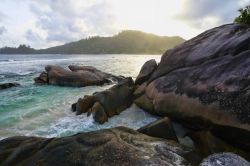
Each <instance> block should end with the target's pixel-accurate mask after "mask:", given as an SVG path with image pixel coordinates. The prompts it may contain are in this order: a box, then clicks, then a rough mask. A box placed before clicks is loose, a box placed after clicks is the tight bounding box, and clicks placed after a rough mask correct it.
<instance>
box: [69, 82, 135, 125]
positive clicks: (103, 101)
mask: <svg viewBox="0 0 250 166" xmlns="http://www.w3.org/2000/svg"><path fill="white" fill-rule="evenodd" d="M133 92H134V81H133V80H132V78H131V77H128V78H125V79H123V80H122V81H120V82H118V83H117V84H116V85H114V86H113V87H111V88H109V89H107V90H105V91H102V92H96V93H94V94H93V95H90V96H84V98H80V99H78V101H77V102H76V103H74V104H72V110H73V111H76V114H77V115H79V114H81V113H86V112H89V114H91V113H93V114H94V116H93V117H94V119H95V121H97V122H99V123H104V122H106V121H107V117H112V116H114V115H118V114H120V113H121V112H122V111H123V110H125V109H126V108H128V107H129V106H130V105H131V104H132V102H133ZM97 106H98V107H97ZM96 110H99V111H98V112H96ZM101 110H104V112H103V111H101ZM97 117H98V118H97Z"/></svg>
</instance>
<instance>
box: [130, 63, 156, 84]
mask: <svg viewBox="0 0 250 166" xmlns="http://www.w3.org/2000/svg"><path fill="white" fill-rule="evenodd" d="M156 68H157V63H156V61H155V60H154V59H151V60H149V61H147V62H145V63H144V65H143V66H142V68H141V71H140V73H139V75H138V76H137V78H136V80H135V84H142V83H143V82H145V81H146V80H147V79H149V77H150V75H151V74H152V73H153V72H154V71H155V69H156Z"/></svg>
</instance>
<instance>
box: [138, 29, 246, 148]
mask: <svg viewBox="0 0 250 166" xmlns="http://www.w3.org/2000/svg"><path fill="white" fill-rule="evenodd" d="M249 43H250V26H249V25H240V24H229V25H223V26H221V27H217V28H214V29H211V30H208V31H206V32H204V33H202V34H200V35H198V36H197V37H195V38H193V39H191V40H189V41H187V42H185V43H183V44H181V45H179V46H177V47H175V48H174V49H171V50H168V51H166V53H165V54H164V55H163V56H162V58H161V62H160V63H159V65H158V67H157V69H156V70H155V71H154V72H153V73H152V74H151V76H150V78H149V79H148V80H146V82H147V83H146V84H142V85H141V86H140V87H139V88H138V89H139V90H138V89H137V90H136V91H135V92H136V93H137V94H136V96H139V97H137V99H136V100H135V103H136V104H137V105H138V106H139V107H141V108H143V109H145V110H148V111H149V112H151V113H154V114H157V115H160V116H168V117H169V118H171V120H174V121H178V122H181V123H183V124H186V125H187V126H188V127H189V128H192V129H195V130H207V129H209V130H210V129H211V131H212V132H213V133H215V134H217V135H218V136H219V135H220V134H219V133H220V132H222V131H224V132H225V131H228V129H227V128H226V127H225V126H228V127H229V128H231V130H232V129H233V130H234V133H235V134H236V133H237V131H239V130H241V131H239V132H242V130H245V131H244V132H248V133H249V131H250V127H249V124H250V105H249V103H250V97H249V94H250V90H249V87H250V45H249ZM138 94H140V95H138ZM223 126H224V127H223ZM216 128H220V132H216ZM238 129H239V130H238ZM236 135H237V134H236ZM246 135H248V134H246ZM223 136H224V137H226V136H225V135H223ZM223 136H222V137H223ZM228 137H229V134H228ZM246 139H248V140H249V139H250V137H247V138H246ZM245 143H247V142H245ZM247 144H248V143H247Z"/></svg>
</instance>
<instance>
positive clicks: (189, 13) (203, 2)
mask: <svg viewBox="0 0 250 166" xmlns="http://www.w3.org/2000/svg"><path fill="white" fill-rule="evenodd" d="M247 3H249V0H184V1H183V10H182V12H181V13H180V14H178V15H176V16H175V18H176V19H179V20H182V21H185V22H186V23H187V24H189V25H190V26H193V27H196V28H200V29H203V28H210V27H213V26H217V25H221V24H225V23H232V22H233V20H234V18H235V16H237V15H238V13H237V12H238V9H239V8H241V7H243V6H244V5H246V4H247Z"/></svg>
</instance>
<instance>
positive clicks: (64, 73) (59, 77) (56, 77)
mask: <svg viewBox="0 0 250 166" xmlns="http://www.w3.org/2000/svg"><path fill="white" fill-rule="evenodd" d="M69 69H70V70H66V69H64V68H62V67H60V66H53V65H48V66H46V67H45V70H46V72H42V73H41V74H40V76H39V77H37V78H35V79H34V80H35V83H38V84H50V85H59V86H74V87H83V86H90V85H102V84H105V83H110V82H112V81H117V80H118V78H119V80H120V77H117V76H113V75H111V74H108V73H105V72H102V71H100V70H97V69H96V68H94V67H91V66H74V65H70V66H69ZM121 79H122V78H121Z"/></svg>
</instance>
